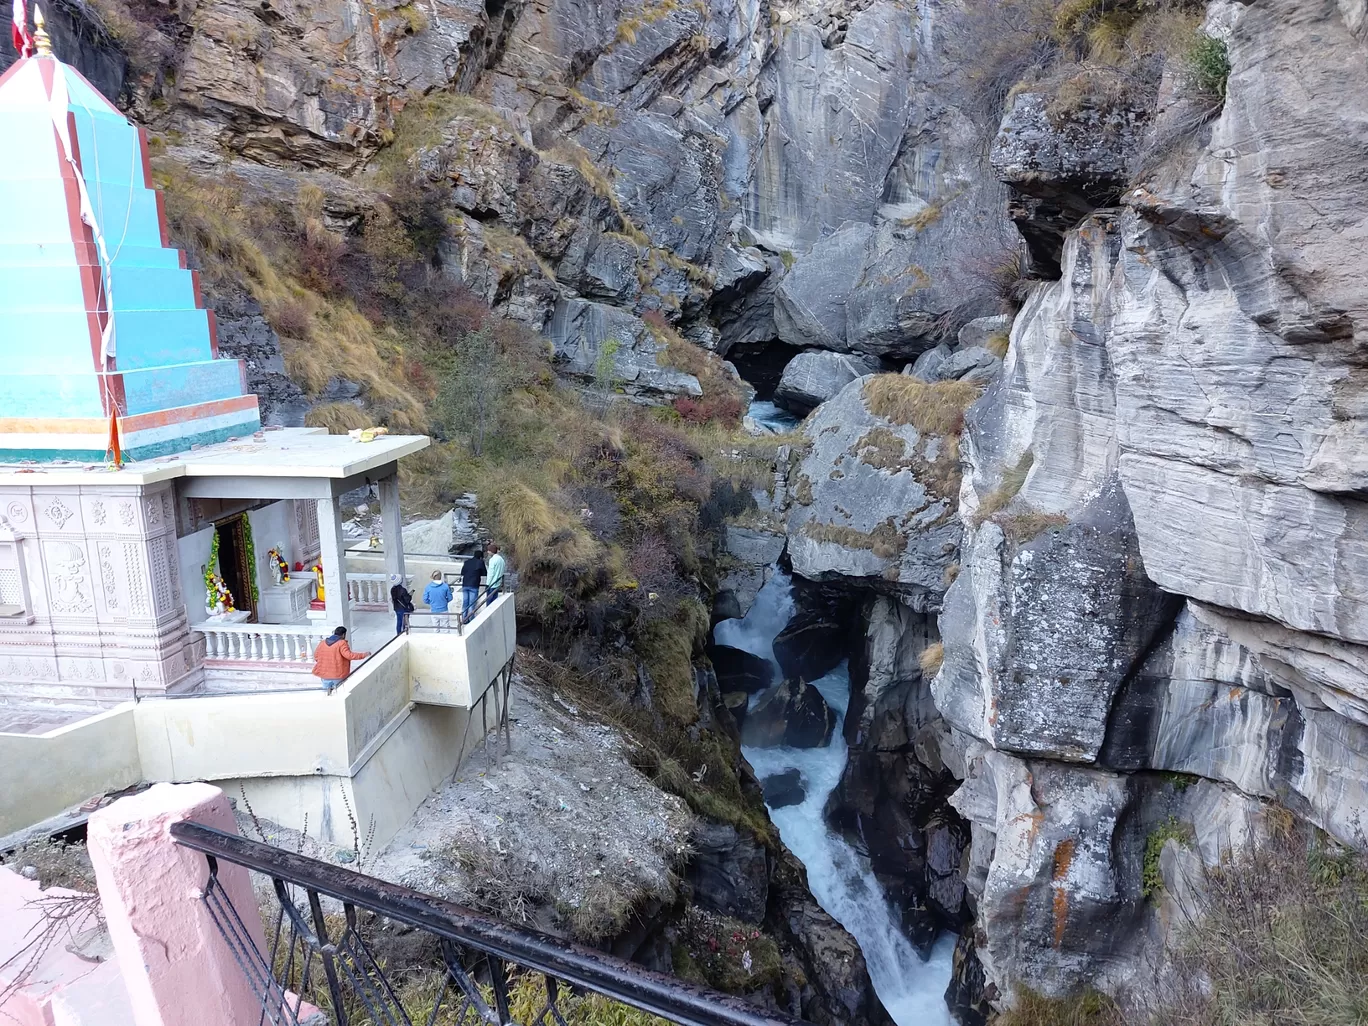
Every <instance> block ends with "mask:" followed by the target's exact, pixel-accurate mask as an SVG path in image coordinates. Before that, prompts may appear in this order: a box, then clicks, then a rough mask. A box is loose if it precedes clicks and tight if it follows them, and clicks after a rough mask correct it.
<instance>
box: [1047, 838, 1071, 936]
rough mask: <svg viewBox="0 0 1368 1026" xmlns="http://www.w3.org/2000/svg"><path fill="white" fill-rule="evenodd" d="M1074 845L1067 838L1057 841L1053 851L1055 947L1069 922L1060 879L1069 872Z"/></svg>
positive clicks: (1067, 897)
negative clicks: (1057, 843)
mask: <svg viewBox="0 0 1368 1026" xmlns="http://www.w3.org/2000/svg"><path fill="white" fill-rule="evenodd" d="M1075 846H1076V842H1075V841H1074V840H1073V838H1068V839H1067V840H1064V841H1060V842H1059V845H1058V847H1056V848H1055V853H1054V873H1053V875H1052V876H1051V879H1052V881H1053V886H1054V945H1055V947H1057V948H1058V947H1061V946H1062V945H1063V943H1064V929H1065V927H1067V926H1068V924H1069V894H1068V891H1066V890H1065V889H1064V885H1063V883H1062V881H1063V879H1064V877H1065V876H1067V875H1068V873H1069V866H1070V865H1072V864H1073V857H1074V848H1075Z"/></svg>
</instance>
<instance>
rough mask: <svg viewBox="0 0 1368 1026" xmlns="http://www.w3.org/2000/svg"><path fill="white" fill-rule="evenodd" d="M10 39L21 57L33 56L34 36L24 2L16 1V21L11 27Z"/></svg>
mask: <svg viewBox="0 0 1368 1026" xmlns="http://www.w3.org/2000/svg"><path fill="white" fill-rule="evenodd" d="M10 38H11V39H12V40H14V48H15V49H16V50H18V51H19V56H20V57H32V56H33V49H34V46H33V34H32V33H30V32H29V30H28V10H27V8H26V7H25V5H24V0H14V20H13V24H12V25H11V26H10Z"/></svg>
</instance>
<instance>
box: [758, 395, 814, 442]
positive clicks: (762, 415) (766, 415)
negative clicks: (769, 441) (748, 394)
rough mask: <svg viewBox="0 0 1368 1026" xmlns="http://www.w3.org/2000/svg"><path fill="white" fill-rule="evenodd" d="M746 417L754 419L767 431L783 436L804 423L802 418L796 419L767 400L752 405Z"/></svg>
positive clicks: (760, 400) (759, 400)
mask: <svg viewBox="0 0 1368 1026" xmlns="http://www.w3.org/2000/svg"><path fill="white" fill-rule="evenodd" d="M746 415H747V416H748V417H750V418H752V419H753V420H754V421H755V422H756V423H757V424H759V425H760V426H761V427H762V428H764V429H765V430H766V431H771V432H773V433H774V434H783V433H784V432H785V431H792V430H793V429H794V428H796V427H797V426H798V425H799V424H801V423H802V422H803V418H802V417H795V416H794V415H793V414H792V413H790V412H789V411H788V410H785V409H783V408H782V407H780V406H776V405H775V404H774V403H772V402H770V401H769V400H767V399H756V400H755V401H754V402H752V403H751V404H750V409H748V410H747V411H746Z"/></svg>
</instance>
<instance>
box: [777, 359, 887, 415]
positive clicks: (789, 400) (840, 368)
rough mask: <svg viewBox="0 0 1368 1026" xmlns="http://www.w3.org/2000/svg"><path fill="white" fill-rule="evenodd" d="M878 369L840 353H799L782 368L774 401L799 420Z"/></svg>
mask: <svg viewBox="0 0 1368 1026" xmlns="http://www.w3.org/2000/svg"><path fill="white" fill-rule="evenodd" d="M877 369H878V368H877V367H876V366H874V365H873V364H872V363H871V362H870V361H867V360H863V359H861V358H859V357H853V356H845V355H842V354H840V353H828V352H808V353H799V354H798V355H797V356H795V357H794V358H793V359H792V360H790V361H789V362H788V366H786V367H785V368H784V376H783V377H782V378H781V379H780V381H779V387H778V388H777V389H775V391H774V401H775V402H776V403H778V404H779V405H780V406H783V407H785V408H787V409H790V410H792V411H793V412H794V413H797V414H799V415H800V416H801V415H804V414H807V413H808V412H810V411H811V410H813V409H814V408H816V407H818V406H821V405H822V403H824V402H826V401H827V400H828V399H830V398H832V397H833V396H835V395H836V393H838V392H839V391H841V389H843V388H845V386H846V385H848V384H850V382H852V381H854V380H855V379H856V378H860V377H864V376H865V375H866V374H872V373H874V372H875V371H876V370H877Z"/></svg>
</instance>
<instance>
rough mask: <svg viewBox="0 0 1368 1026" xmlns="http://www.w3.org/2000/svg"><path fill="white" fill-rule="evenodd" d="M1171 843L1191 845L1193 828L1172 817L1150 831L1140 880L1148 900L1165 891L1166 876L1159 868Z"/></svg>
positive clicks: (1146, 841)
mask: <svg viewBox="0 0 1368 1026" xmlns="http://www.w3.org/2000/svg"><path fill="white" fill-rule="evenodd" d="M1169 841H1177V842H1178V843H1179V844H1184V845H1186V844H1189V843H1191V841H1192V828H1191V827H1190V826H1187V825H1186V824H1184V823H1179V822H1178V820H1177V819H1175V818H1174V817H1172V816H1170V817H1169V818H1168V819H1167V820H1165V821H1164V822H1163V823H1160V824H1159V825H1158V826H1157V827H1155V828H1154V829H1153V830H1151V831H1150V835H1149V837H1147V838H1146V839H1145V862H1144V868H1143V870H1142V871H1141V878H1140V885H1141V889H1142V890H1143V891H1144V893H1145V897H1147V898H1152V897H1154V896H1155V895H1157V894H1158V893H1159V892H1160V891H1162V890H1163V889H1164V874H1163V873H1162V872H1161V871H1160V868H1159V858H1160V856H1161V855H1162V854H1163V853H1164V845H1165V844H1167V843H1168V842H1169Z"/></svg>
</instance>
